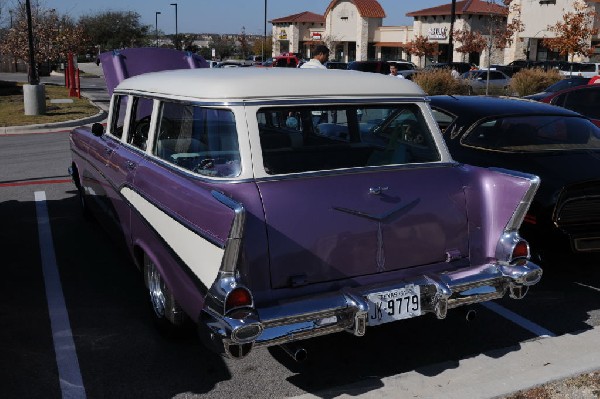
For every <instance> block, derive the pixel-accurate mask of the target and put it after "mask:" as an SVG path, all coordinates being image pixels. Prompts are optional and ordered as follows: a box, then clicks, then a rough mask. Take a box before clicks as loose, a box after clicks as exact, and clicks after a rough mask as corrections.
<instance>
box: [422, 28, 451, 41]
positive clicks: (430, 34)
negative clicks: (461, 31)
mask: <svg viewBox="0 0 600 399" xmlns="http://www.w3.org/2000/svg"><path fill="white" fill-rule="evenodd" d="M427 38H428V39H436V40H440V39H447V38H448V28H429V29H428V30H427Z"/></svg>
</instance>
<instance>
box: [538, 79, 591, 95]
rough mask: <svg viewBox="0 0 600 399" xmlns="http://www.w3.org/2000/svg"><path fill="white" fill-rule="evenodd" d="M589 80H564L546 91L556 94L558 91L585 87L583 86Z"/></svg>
mask: <svg viewBox="0 0 600 399" xmlns="http://www.w3.org/2000/svg"><path fill="white" fill-rule="evenodd" d="M589 80H590V79H589V78H571V79H563V80H560V81H558V82H556V83H554V84H553V85H552V86H549V87H548V88H547V89H546V91H547V92H550V93H554V92H557V91H561V90H563V89H568V88H569V87H574V86H583V85H585V84H587V82H588V81H589Z"/></svg>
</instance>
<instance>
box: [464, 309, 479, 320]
mask: <svg viewBox="0 0 600 399" xmlns="http://www.w3.org/2000/svg"><path fill="white" fill-rule="evenodd" d="M476 317H477V311H476V310H475V309H469V310H467V313H466V314H465V320H467V321H473V320H475V318H476Z"/></svg>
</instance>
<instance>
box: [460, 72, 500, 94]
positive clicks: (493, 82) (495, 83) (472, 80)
mask: <svg viewBox="0 0 600 399" xmlns="http://www.w3.org/2000/svg"><path fill="white" fill-rule="evenodd" d="M461 78H462V79H464V81H465V82H466V84H467V85H468V86H469V94H476V93H485V89H486V87H487V80H488V70H487V69H478V70H476V71H469V72H465V73H463V74H462V75H461ZM489 80H490V83H489V88H490V89H492V90H494V91H498V90H499V89H500V90H504V91H507V90H508V86H509V85H510V77H508V75H507V74H505V73H504V72H501V71H489Z"/></svg>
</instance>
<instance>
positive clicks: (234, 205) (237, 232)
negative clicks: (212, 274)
mask: <svg viewBox="0 0 600 399" xmlns="http://www.w3.org/2000/svg"><path fill="white" fill-rule="evenodd" d="M211 194H212V196H213V197H214V198H215V199H216V200H217V201H219V202H220V203H222V204H223V205H225V206H226V207H228V208H230V209H231V210H233V212H234V216H233V221H232V222H231V228H230V230H229V237H228V238H227V241H226V242H225V254H224V255H223V261H222V262H221V270H220V273H221V274H222V275H223V274H226V275H233V273H234V272H235V269H236V265H237V262H238V258H239V256H240V248H241V245H242V238H243V237H244V226H245V223H246V209H245V208H244V206H243V205H242V204H240V203H239V202H236V201H234V200H233V199H231V198H229V197H228V196H226V195H225V194H223V193H220V192H218V191H214V190H213V191H211Z"/></svg>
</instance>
